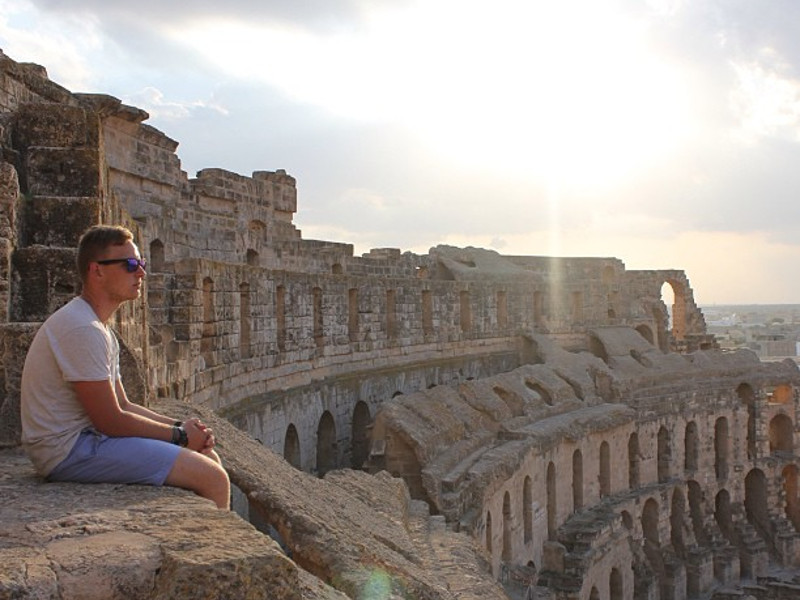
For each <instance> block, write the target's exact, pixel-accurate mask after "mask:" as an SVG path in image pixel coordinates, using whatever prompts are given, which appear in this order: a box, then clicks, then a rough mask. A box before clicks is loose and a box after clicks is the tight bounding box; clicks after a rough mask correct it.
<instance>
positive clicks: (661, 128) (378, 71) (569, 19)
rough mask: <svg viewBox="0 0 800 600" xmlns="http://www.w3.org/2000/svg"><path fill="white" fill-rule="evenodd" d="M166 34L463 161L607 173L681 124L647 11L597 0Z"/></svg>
mask: <svg viewBox="0 0 800 600" xmlns="http://www.w3.org/2000/svg"><path fill="white" fill-rule="evenodd" d="M576 11H578V12H577V13H576ZM576 14H577V15H579V16H578V17H576ZM171 35H172V37H173V38H175V39H177V40H179V41H181V42H183V43H185V44H187V45H190V46H192V47H193V48H194V49H195V50H198V51H200V52H203V53H204V54H205V55H206V56H207V57H208V59H209V60H211V61H214V62H216V63H218V64H219V65H220V66H221V67H224V68H225V69H226V70H227V71H228V72H229V73H231V74H232V75H235V76H238V77H242V78H250V79H253V78H255V79H259V80H261V81H264V82H267V83H269V84H270V85H274V86H277V87H279V88H280V89H282V90H283V91H284V92H285V93H287V94H289V95H291V96H293V97H295V98H297V99H299V100H301V101H304V102H307V103H311V104H317V105H320V106H322V107H324V108H325V109H326V110H329V111H331V112H333V113H336V114H338V115H340V116H344V117H347V118H351V119H358V120H377V121H391V122H394V123H395V124H398V125H400V126H402V127H403V128H404V129H405V130H406V131H408V132H409V134H411V135H413V136H415V137H416V138H418V139H419V141H420V142H421V143H422V145H423V146H424V147H425V148H427V151H428V152H430V153H431V155H432V157H434V158H435V159H436V160H443V161H446V162H449V163H451V164H452V165H455V166H457V167H459V168H470V169H474V168H476V167H479V168H490V169H492V170H493V171H499V172H501V173H504V174H507V175H509V176H511V177H515V178H542V177H545V178H553V177H556V178H557V179H558V180H559V181H561V182H562V185H565V184H567V185H569V186H577V187H582V186H587V187H588V186H596V185H603V184H606V183H610V182H613V181H614V180H615V179H617V178H619V177H621V176H623V175H626V174H628V173H630V171H631V170H634V169H637V168H639V167H642V166H645V165H647V164H648V163H653V162H655V161H657V160H658V159H659V158H660V157H662V156H663V155H664V154H665V153H667V152H669V151H670V150H672V149H674V148H675V147H676V146H677V145H678V144H679V142H680V139H681V136H682V135H683V133H684V132H683V131H682V127H681V123H684V122H685V116H686V115H685V112H686V108H687V107H686V94H685V93H684V89H685V84H684V83H683V82H682V81H681V79H680V77H679V76H678V74H677V73H676V72H675V71H674V70H672V69H671V68H670V66H669V65H667V64H665V63H663V62H659V61H658V60H657V59H656V57H654V56H652V55H651V54H649V53H648V50H647V47H646V42H645V39H644V32H643V28H642V26H641V25H640V24H638V23H637V22H635V21H632V20H630V19H627V18H623V17H622V16H621V15H619V14H617V13H615V12H614V11H613V10H611V9H610V8H609V7H608V6H607V5H606V4H605V3H604V2H599V1H588V0H572V1H570V2H567V3H544V4H542V3H536V4H533V3H530V2H522V1H519V0H498V1H497V2H495V3H493V4H492V8H491V10H486V4H485V3H483V2H469V1H467V2H464V1H463V0H462V1H460V2H454V1H453V0H436V1H432V0H431V1H428V2H424V3H423V2H420V3H418V4H415V5H412V6H411V7H410V8H406V9H392V10H387V9H384V10H381V11H376V12H373V13H371V14H370V16H369V20H368V22H367V23H366V24H365V25H364V26H363V27H362V28H361V29H358V30H356V31H355V32H352V33H349V34H348V35H341V34H337V35H334V34H330V35H321V34H313V33H311V32H308V31H300V30H294V29H286V28H283V29H281V28H277V27H272V28H262V27H256V26H252V25H248V24H243V23H241V22H234V21H229V22H220V21H218V20H217V21H214V22H213V23H212V22H199V23H196V24H195V26H193V27H189V28H183V29H181V30H179V31H172V32H171Z"/></svg>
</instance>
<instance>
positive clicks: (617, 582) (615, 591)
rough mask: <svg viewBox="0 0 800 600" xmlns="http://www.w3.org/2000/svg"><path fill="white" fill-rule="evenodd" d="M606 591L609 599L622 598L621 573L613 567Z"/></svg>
mask: <svg viewBox="0 0 800 600" xmlns="http://www.w3.org/2000/svg"><path fill="white" fill-rule="evenodd" d="M608 592H609V598H610V600H622V598H623V596H622V573H620V572H619V569H617V568H616V567H614V568H613V569H611V575H610V576H609V578H608Z"/></svg>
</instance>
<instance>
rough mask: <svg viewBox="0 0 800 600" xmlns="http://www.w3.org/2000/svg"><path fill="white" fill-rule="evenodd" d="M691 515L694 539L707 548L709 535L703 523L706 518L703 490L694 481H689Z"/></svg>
mask: <svg viewBox="0 0 800 600" xmlns="http://www.w3.org/2000/svg"><path fill="white" fill-rule="evenodd" d="M688 487H689V515H690V516H691V518H692V531H693V532H694V538H695V540H697V542H698V543H699V544H700V545H702V546H707V545H708V543H709V541H708V535H707V534H706V528H705V524H704V522H703V520H704V518H705V516H704V515H703V490H702V488H701V487H700V484H699V483H697V482H696V481H694V480H689V482H688Z"/></svg>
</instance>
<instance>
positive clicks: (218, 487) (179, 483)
mask: <svg viewBox="0 0 800 600" xmlns="http://www.w3.org/2000/svg"><path fill="white" fill-rule="evenodd" d="M164 483H166V484H167V485H172V486H175V487H181V488H184V489H187V490H192V491H193V492H195V493H196V494H198V495H200V496H202V497H204V498H208V499H209V500H213V501H214V503H215V504H216V505H217V507H218V508H224V509H228V508H229V507H230V494H231V484H230V480H229V479H228V473H227V472H226V471H225V469H224V468H222V465H221V464H219V463H218V462H216V461H215V460H214V459H213V458H211V457H209V456H205V455H203V454H200V453H199V452H194V451H193V450H187V449H183V450H182V451H181V452H180V453H179V454H178V457H177V458H176V459H175V464H174V465H173V466H172V470H171V471H170V472H169V475H167V479H166V481H165V482H164Z"/></svg>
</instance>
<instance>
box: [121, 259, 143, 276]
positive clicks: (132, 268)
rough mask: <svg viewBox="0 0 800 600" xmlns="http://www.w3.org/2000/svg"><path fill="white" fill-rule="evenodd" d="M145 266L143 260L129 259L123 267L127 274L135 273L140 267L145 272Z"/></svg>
mask: <svg viewBox="0 0 800 600" xmlns="http://www.w3.org/2000/svg"><path fill="white" fill-rule="evenodd" d="M146 265H147V262H146V261H145V260H144V259H142V260H138V259H136V258H129V259H128V260H127V263H126V265H125V266H126V268H127V269H128V273H135V272H136V270H137V269H138V268H139V267H142V270H143V271H144V270H146V268H145V267H146Z"/></svg>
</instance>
